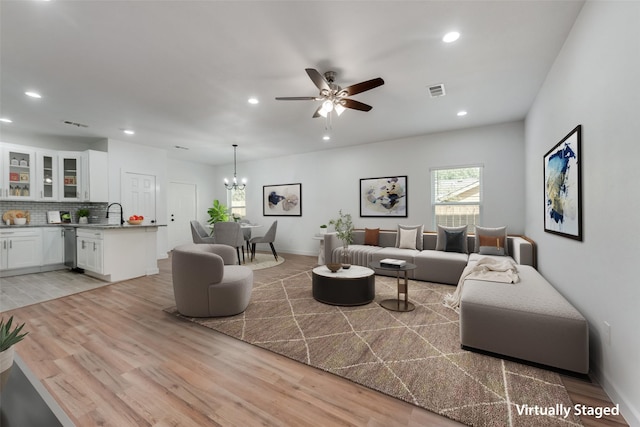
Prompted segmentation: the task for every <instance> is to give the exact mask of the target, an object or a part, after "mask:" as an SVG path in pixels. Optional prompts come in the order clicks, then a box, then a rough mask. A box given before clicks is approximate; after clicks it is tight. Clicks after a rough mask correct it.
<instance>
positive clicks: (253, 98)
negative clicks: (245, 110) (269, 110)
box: [247, 97, 260, 105]
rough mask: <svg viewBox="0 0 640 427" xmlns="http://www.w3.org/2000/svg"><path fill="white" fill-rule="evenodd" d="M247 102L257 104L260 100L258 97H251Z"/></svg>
mask: <svg viewBox="0 0 640 427" xmlns="http://www.w3.org/2000/svg"><path fill="white" fill-rule="evenodd" d="M247 102H248V103H249V104H254V105H255V104H257V103H259V102H260V101H258V98H255V97H251V98H249V100H248V101H247Z"/></svg>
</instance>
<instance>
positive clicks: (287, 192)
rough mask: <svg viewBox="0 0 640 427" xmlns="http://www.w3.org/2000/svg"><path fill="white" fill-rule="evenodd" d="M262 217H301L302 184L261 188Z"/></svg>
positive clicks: (264, 186)
mask: <svg viewBox="0 0 640 427" xmlns="http://www.w3.org/2000/svg"><path fill="white" fill-rule="evenodd" d="M262 214H263V215H264V216H302V184H280V185H263V186H262Z"/></svg>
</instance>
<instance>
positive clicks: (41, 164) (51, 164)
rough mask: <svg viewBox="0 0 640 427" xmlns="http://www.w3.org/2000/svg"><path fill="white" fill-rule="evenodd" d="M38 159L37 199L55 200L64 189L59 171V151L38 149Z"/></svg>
mask: <svg viewBox="0 0 640 427" xmlns="http://www.w3.org/2000/svg"><path fill="white" fill-rule="evenodd" d="M36 159H37V164H36V171H37V172H36V180H37V185H36V186H35V188H36V191H37V192H36V194H35V196H36V199H37V200H42V201H48V202H55V201H57V200H58V193H59V192H60V191H61V190H62V185H60V174H59V173H58V167H59V165H58V152H57V151H42V150H38V151H37V152H36Z"/></svg>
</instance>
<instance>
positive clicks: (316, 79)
mask: <svg viewBox="0 0 640 427" xmlns="http://www.w3.org/2000/svg"><path fill="white" fill-rule="evenodd" d="M304 70H305V71H306V72H307V74H308V75H309V78H310V79H311V81H313V84H315V85H316V86H317V87H318V89H320V90H321V91H322V90H327V91H330V90H331V88H330V87H329V83H328V82H327V81H326V80H325V78H324V77H323V76H322V74H320V73H319V72H318V70H316V69H314V68H305V69H304Z"/></svg>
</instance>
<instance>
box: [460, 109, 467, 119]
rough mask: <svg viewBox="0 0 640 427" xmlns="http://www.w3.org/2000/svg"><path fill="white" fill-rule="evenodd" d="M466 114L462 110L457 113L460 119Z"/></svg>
mask: <svg viewBox="0 0 640 427" xmlns="http://www.w3.org/2000/svg"><path fill="white" fill-rule="evenodd" d="M466 115H467V112H466V111H464V110H462V111H458V117H462V116H466Z"/></svg>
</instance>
